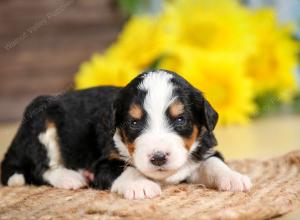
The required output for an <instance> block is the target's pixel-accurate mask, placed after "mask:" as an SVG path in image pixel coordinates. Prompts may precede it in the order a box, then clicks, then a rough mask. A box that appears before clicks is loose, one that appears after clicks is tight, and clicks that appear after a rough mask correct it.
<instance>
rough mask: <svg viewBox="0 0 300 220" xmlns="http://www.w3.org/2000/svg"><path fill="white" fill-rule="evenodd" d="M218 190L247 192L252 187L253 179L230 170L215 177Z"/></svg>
mask: <svg viewBox="0 0 300 220" xmlns="http://www.w3.org/2000/svg"><path fill="white" fill-rule="evenodd" d="M214 182H215V186H216V187H217V189H218V190H222V191H232V192H247V191H250V189H251V186H252V184H251V180H250V178H249V177H248V176H245V175H242V174H240V173H238V172H236V171H233V170H230V171H227V172H225V173H223V174H222V175H219V176H217V177H216V178H215V181H214Z"/></svg>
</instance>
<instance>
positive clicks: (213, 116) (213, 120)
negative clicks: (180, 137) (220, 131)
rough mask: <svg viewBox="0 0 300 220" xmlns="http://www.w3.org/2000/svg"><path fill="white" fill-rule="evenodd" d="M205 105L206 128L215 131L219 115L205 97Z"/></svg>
mask: <svg viewBox="0 0 300 220" xmlns="http://www.w3.org/2000/svg"><path fill="white" fill-rule="evenodd" d="M203 106H204V117H205V124H206V128H207V130H209V131H213V130H214V129H215V127H216V125H217V122H218V118H219V115H218V113H217V112H216V111H215V110H214V109H213V107H212V106H211V105H210V104H209V102H208V101H207V100H206V99H204V104H203Z"/></svg>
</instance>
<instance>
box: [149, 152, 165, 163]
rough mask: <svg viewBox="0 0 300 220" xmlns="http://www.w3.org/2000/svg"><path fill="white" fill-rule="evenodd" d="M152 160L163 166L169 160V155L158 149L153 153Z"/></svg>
mask: <svg viewBox="0 0 300 220" xmlns="http://www.w3.org/2000/svg"><path fill="white" fill-rule="evenodd" d="M150 161H151V163H152V164H153V165H155V166H162V165H164V164H165V163H166V162H167V155H166V153H164V152H161V151H157V152H155V153H154V154H153V155H152V157H151V158H150Z"/></svg>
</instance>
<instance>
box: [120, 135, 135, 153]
mask: <svg viewBox="0 0 300 220" xmlns="http://www.w3.org/2000/svg"><path fill="white" fill-rule="evenodd" d="M120 135H121V139H122V141H123V143H124V144H125V145H126V146H127V149H128V152H129V154H130V155H132V154H133V152H134V150H135V145H134V143H130V142H129V141H128V138H127V137H126V135H125V133H124V131H123V130H121V131H120Z"/></svg>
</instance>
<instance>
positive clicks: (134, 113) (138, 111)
mask: <svg viewBox="0 0 300 220" xmlns="http://www.w3.org/2000/svg"><path fill="white" fill-rule="evenodd" d="M129 114H130V116H131V117H133V118H135V119H141V118H142V117H143V111H142V108H141V106H139V105H136V104H134V105H132V106H131V107H130V109H129Z"/></svg>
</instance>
